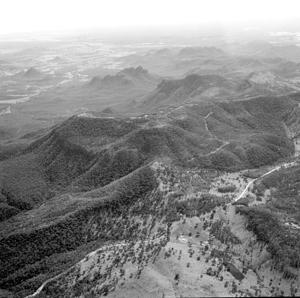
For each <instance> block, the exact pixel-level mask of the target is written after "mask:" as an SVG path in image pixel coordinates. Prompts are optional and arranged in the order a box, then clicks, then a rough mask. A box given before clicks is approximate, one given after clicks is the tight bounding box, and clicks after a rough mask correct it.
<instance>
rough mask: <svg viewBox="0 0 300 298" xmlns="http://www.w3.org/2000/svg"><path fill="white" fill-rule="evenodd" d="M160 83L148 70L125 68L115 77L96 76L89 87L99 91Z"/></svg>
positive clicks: (139, 67)
mask: <svg viewBox="0 0 300 298" xmlns="http://www.w3.org/2000/svg"><path fill="white" fill-rule="evenodd" d="M158 82H159V78H158V77H157V76H154V75H151V74H150V73H149V72H148V71H147V70H146V69H144V68H142V67H141V66H138V67H136V68H133V67H131V68H125V69H123V70H121V71H120V72H118V73H117V74H115V75H106V76H105V77H103V78H100V77H98V76H95V77H93V78H92V79H91V81H90V82H89V83H88V86H90V87H93V88H98V89H122V88H125V89H126V88H142V87H149V86H155V85H156V84H157V83H158Z"/></svg>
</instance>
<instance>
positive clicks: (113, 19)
mask: <svg viewBox="0 0 300 298" xmlns="http://www.w3.org/2000/svg"><path fill="white" fill-rule="evenodd" d="M292 18H298V19H299V20H300V0H148V1H145V0H0V34H2V33H12V32H30V31H45V30H47V31H57V30H69V29H77V28H83V29H85V28H92V27H97V28H107V27H112V28H124V27H136V28H142V27H148V26H162V25H164V26H170V25H171V26H172V25H181V24H183V25H195V24H202V23H219V24H224V23H238V22H241V21H242V22H243V21H250V22H253V23H255V22H257V21H266V22H272V21H274V20H289V19H292Z"/></svg>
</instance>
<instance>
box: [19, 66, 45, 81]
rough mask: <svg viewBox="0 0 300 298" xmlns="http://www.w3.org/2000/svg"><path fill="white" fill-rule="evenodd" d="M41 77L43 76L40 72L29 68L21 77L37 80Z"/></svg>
mask: <svg viewBox="0 0 300 298" xmlns="http://www.w3.org/2000/svg"><path fill="white" fill-rule="evenodd" d="M42 75H43V74H42V73H41V72H40V71H38V70H37V69H36V68H34V67H30V68H29V69H27V70H26V71H25V72H24V75H23V76H24V78H26V79H37V78H40V77H41V76H42Z"/></svg>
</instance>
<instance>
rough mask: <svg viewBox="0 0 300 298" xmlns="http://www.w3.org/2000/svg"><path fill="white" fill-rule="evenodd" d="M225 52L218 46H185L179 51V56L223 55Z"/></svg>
mask: <svg viewBox="0 0 300 298" xmlns="http://www.w3.org/2000/svg"><path fill="white" fill-rule="evenodd" d="M223 55H225V53H224V52H223V51H222V50H221V49H218V48H216V47H185V48H183V49H182V50H180V51H179V53H178V56H179V57H190V58H192V57H193V58H195V57H197V56H200V57H201V56H205V57H206V58H207V57H213V56H223Z"/></svg>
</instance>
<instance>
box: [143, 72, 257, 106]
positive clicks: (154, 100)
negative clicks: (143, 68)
mask: <svg viewBox="0 0 300 298" xmlns="http://www.w3.org/2000/svg"><path fill="white" fill-rule="evenodd" d="M250 87H251V86H250V84H249V83H247V82H246V81H244V80H240V81H239V80H231V79H225V78H224V77H222V76H220V75H197V74H191V75H188V76H186V77H185V78H184V79H180V80H164V81H162V82H161V83H160V84H159V85H158V86H157V88H156V90H155V91H154V92H153V94H151V95H150V96H149V97H148V98H147V99H146V100H145V101H144V103H143V104H142V105H143V106H145V107H149V108H151V107H152V108H153V107H158V106H164V105H174V104H181V103H184V102H188V101H191V100H197V99H199V100H205V99H211V98H214V99H216V98H220V97H222V98H223V99H224V98H226V97H228V96H231V97H234V96H236V95H237V94H239V93H240V92H241V91H245V90H247V89H248V88H250Z"/></svg>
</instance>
